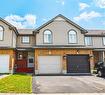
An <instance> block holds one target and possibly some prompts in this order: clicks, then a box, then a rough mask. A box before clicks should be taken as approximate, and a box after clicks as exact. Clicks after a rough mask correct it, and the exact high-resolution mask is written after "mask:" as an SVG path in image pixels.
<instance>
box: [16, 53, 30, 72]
mask: <svg viewBox="0 0 105 95" xmlns="http://www.w3.org/2000/svg"><path fill="white" fill-rule="evenodd" d="M27 57H28V53H27V52H17V62H16V72H26V69H27Z"/></svg>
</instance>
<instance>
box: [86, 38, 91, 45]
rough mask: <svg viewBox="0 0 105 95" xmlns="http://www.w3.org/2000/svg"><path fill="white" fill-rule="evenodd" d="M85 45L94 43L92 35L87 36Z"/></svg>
mask: <svg viewBox="0 0 105 95" xmlns="http://www.w3.org/2000/svg"><path fill="white" fill-rule="evenodd" d="M85 45H87V46H89V45H92V37H85Z"/></svg>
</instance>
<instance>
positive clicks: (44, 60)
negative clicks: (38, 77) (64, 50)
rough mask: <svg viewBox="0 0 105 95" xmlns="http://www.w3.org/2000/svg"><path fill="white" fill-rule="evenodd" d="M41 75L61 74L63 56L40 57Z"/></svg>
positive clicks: (39, 67)
mask: <svg viewBox="0 0 105 95" xmlns="http://www.w3.org/2000/svg"><path fill="white" fill-rule="evenodd" d="M38 69H39V74H58V73H61V56H39V57H38Z"/></svg>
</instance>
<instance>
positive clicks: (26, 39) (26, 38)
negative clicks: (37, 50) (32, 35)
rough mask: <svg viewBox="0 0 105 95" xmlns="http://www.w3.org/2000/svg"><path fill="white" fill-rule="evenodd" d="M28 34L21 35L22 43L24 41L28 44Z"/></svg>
mask: <svg viewBox="0 0 105 95" xmlns="http://www.w3.org/2000/svg"><path fill="white" fill-rule="evenodd" d="M29 40H30V39H29V36H23V37H22V43H26V44H28V43H29Z"/></svg>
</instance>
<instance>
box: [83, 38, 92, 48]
mask: <svg viewBox="0 0 105 95" xmlns="http://www.w3.org/2000/svg"><path fill="white" fill-rule="evenodd" d="M85 37H91V36H85ZM84 41H85V39H84ZM85 45H86V43H85ZM86 46H93V38H92V37H91V45H86Z"/></svg>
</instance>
